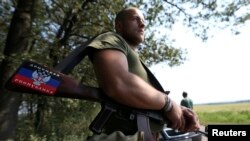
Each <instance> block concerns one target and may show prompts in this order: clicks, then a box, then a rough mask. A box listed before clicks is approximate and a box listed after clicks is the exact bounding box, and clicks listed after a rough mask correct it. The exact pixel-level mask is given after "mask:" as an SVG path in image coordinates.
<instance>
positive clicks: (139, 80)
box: [88, 7, 200, 141]
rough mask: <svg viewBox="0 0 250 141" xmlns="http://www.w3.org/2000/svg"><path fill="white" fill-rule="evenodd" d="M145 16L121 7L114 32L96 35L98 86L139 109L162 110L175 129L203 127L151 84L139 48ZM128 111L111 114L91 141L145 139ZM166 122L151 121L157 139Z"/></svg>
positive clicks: (91, 54) (92, 56)
mask: <svg viewBox="0 0 250 141" xmlns="http://www.w3.org/2000/svg"><path fill="white" fill-rule="evenodd" d="M144 29H145V19H144V16H143V14H142V12H141V11H140V10H139V9H138V8H136V7H128V8H125V9H123V10H121V11H120V12H119V13H118V14H117V16H116V19H115V32H106V33H103V34H101V35H99V36H97V37H96V38H95V39H94V40H93V41H92V42H91V43H90V44H89V45H88V50H89V57H90V59H91V61H92V63H93V66H94V70H95V73H96V76H97V80H98V84H99V87H100V88H101V89H102V90H103V91H104V93H105V94H106V95H107V96H108V97H110V98H111V99H112V100H114V101H116V102H117V103H120V104H122V105H126V106H129V107H133V108H137V109H148V110H155V111H159V112H161V113H162V114H163V117H164V118H165V119H167V120H168V121H169V123H170V124H169V126H170V127H171V128H173V129H178V130H180V131H184V132H189V131H196V130H198V129H199V128H200V125H199V121H198V117H197V115H196V114H195V113H194V112H193V111H191V110H188V109H187V108H185V107H182V106H180V105H178V104H176V102H174V101H173V100H171V99H170V98H169V97H168V95H166V94H165V93H164V92H162V91H160V90H158V89H157V88H155V87H154V86H153V85H152V82H151V80H150V78H149V75H148V73H147V71H146V69H145V68H144V66H143V64H142V63H141V60H140V58H139V55H138V53H137V52H136V49H137V47H138V46H139V44H140V43H142V42H143V41H144ZM124 117H129V113H127V112H126V111H119V109H118V112H117V114H116V115H114V116H112V117H111V119H110V120H109V122H108V124H107V125H105V127H104V128H105V129H104V131H103V133H102V134H101V135H94V136H92V137H90V138H89V141H97V140H98V141H106V140H109V141H113V140H114V141H120V140H121V141H125V140H126V141H128V140H129V141H132V140H136V141H143V140H144V136H143V134H144V133H142V132H138V129H137V124H136V120H132V119H129V118H127V119H126V118H124ZM162 127H163V125H161V124H159V123H156V122H154V121H150V129H151V132H152V135H153V137H154V140H158V139H159V134H158V133H159V131H160V130H161V129H162Z"/></svg>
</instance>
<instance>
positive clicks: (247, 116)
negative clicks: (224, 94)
mask: <svg viewBox="0 0 250 141" xmlns="http://www.w3.org/2000/svg"><path fill="white" fill-rule="evenodd" d="M194 111H195V112H196V113H197V114H198V116H199V119H200V123H201V124H202V125H208V124H250V102H245V103H232V104H214V105H195V106H194Z"/></svg>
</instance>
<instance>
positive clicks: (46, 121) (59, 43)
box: [0, 0, 250, 140]
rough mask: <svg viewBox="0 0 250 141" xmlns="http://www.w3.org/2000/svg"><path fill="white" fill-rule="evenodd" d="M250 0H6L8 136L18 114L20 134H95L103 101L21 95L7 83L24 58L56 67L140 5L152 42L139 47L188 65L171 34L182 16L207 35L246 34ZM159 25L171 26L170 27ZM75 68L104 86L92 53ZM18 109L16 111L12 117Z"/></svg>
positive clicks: (1, 112)
mask: <svg viewBox="0 0 250 141" xmlns="http://www.w3.org/2000/svg"><path fill="white" fill-rule="evenodd" d="M35 2H36V3H35ZM249 3H250V1H248V0H224V1H217V0H207V1H202V0H196V1H193V0H180V1H176V0H151V1H148V0H133V1H132V0H114V1H110V0H84V1H82V0H73V1H67V0H40V1H32V0H18V1H15V0H12V1H1V2H0V16H1V18H0V25H1V26H0V30H1V31H2V32H1V33H0V37H1V38H0V50H1V52H0V63H1V69H0V72H1V73H0V75H1V77H0V78H1V80H0V85H1V90H0V101H1V103H0V127H1V128H0V137H4V138H14V135H15V125H16V122H15V121H16V120H17V116H18V124H17V134H16V135H17V139H19V140H35V139H40V140H64V139H68V138H69V137H71V138H75V139H80V138H84V137H86V136H88V135H89V134H91V133H90V132H89V130H88V125H89V123H90V122H91V120H92V119H93V117H94V116H95V115H96V113H97V112H98V110H99V105H98V104H95V103H91V102H87V101H79V100H72V99H63V98H51V97H43V96H36V95H22V96H21V94H19V93H13V92H10V91H7V90H5V89H4V84H5V82H6V81H7V79H8V78H9V76H10V75H11V73H12V72H11V71H8V70H12V71H13V70H15V69H16V66H18V65H19V64H20V63H21V62H22V61H23V60H26V59H32V60H35V61H36V62H39V63H42V64H46V65H48V66H51V67H53V66H55V65H56V64H57V63H58V62H59V61H60V60H61V59H62V58H64V57H65V56H67V55H68V54H69V52H70V51H72V50H73V49H75V48H77V47H79V46H81V45H82V44H83V43H84V42H86V41H87V40H88V39H89V38H91V37H93V36H94V35H96V34H99V33H101V32H105V31H110V30H111V31H112V30H113V20H114V18H115V15H116V13H117V11H119V10H120V9H122V8H123V7H126V6H128V5H129V6H131V5H134V6H138V7H139V8H140V9H142V10H143V12H144V14H145V16H146V23H147V26H146V37H145V42H144V44H142V45H141V47H140V49H139V52H140V55H141V57H142V58H143V60H145V62H146V63H147V64H148V65H151V64H153V63H158V62H162V61H165V62H166V63H167V64H168V65H170V66H176V65H181V64H182V63H184V61H185V58H186V55H187V52H186V51H185V50H181V49H178V47H176V46H173V45H172V43H173V42H174V39H172V38H171V37H170V36H169V34H168V32H170V31H171V28H172V26H173V25H174V24H175V23H176V22H182V23H183V24H184V25H186V26H187V27H189V28H190V29H191V30H192V31H193V33H194V34H195V35H196V36H198V37H200V38H201V39H202V40H204V41H205V40H206V39H207V38H209V37H210V36H211V35H212V34H211V33H210V32H209V31H210V29H211V28H224V27H228V26H231V27H232V30H233V31H234V33H236V34H238V32H237V29H236V28H235V27H237V26H239V25H241V24H244V23H245V22H246V21H247V20H249V17H250V16H249V12H248V11H249ZM247 10H248V11H247ZM243 13H244V14H243ZM12 15H13V17H12ZM159 27H164V28H165V29H167V30H166V32H167V33H163V32H162V31H161V30H159ZM17 33H18V34H17ZM159 35H161V36H160V37H159ZM6 37H7V38H6ZM69 75H72V76H73V77H75V78H76V79H77V80H79V82H81V83H85V84H88V85H95V86H96V82H95V80H93V79H92V78H93V75H94V73H93V71H92V69H91V65H90V64H89V62H88V60H87V59H84V60H83V61H82V62H81V63H80V64H79V65H78V66H76V67H75V68H74V70H72V72H71V73H70V74H69ZM18 108H19V115H18V114H17V113H18ZM90 109H91V110H90ZM6 113H7V114H6ZM68 113H70V115H69V114H68ZM10 115H13V116H11V118H9V117H10ZM86 115H87V116H86ZM6 124H7V125H8V126H6ZM7 127H8V128H7ZM28 133H30V134H28ZM3 135H4V136H3Z"/></svg>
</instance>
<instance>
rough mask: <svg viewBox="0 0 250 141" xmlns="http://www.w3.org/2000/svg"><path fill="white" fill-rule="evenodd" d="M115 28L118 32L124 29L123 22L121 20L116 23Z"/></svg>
mask: <svg viewBox="0 0 250 141" xmlns="http://www.w3.org/2000/svg"><path fill="white" fill-rule="evenodd" d="M115 30H116V32H120V31H121V30H122V23H121V22H116V23H115Z"/></svg>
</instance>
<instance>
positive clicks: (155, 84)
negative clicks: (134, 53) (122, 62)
mask: <svg viewBox="0 0 250 141" xmlns="http://www.w3.org/2000/svg"><path fill="white" fill-rule="evenodd" d="M141 63H142V65H143V67H144V69H145V70H146V72H147V74H148V77H149V81H150V82H151V85H153V87H154V88H156V89H157V90H159V91H161V92H163V93H165V92H164V89H163V88H162V86H161V84H160V82H159V81H158V80H157V79H156V77H155V76H154V74H153V73H152V72H151V71H150V70H149V68H148V67H147V66H146V65H145V64H144V63H143V62H142V61H141Z"/></svg>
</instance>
